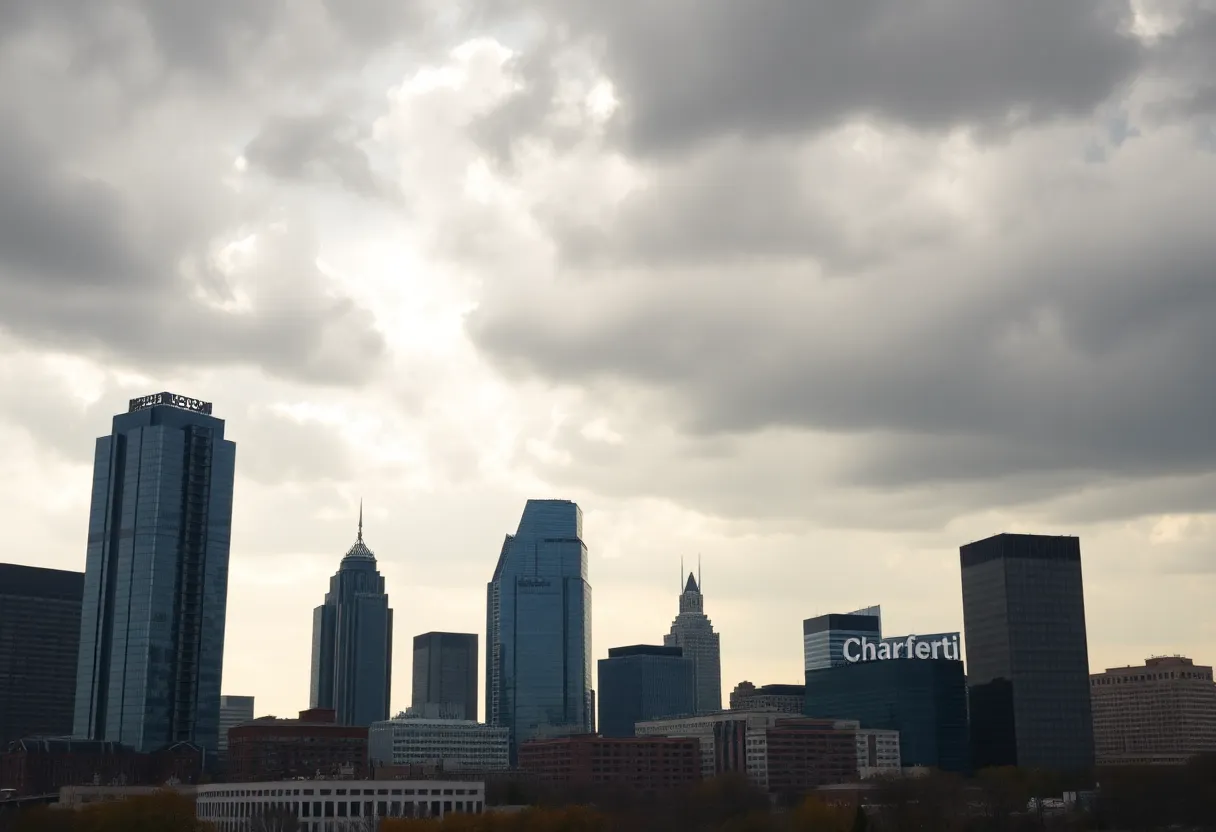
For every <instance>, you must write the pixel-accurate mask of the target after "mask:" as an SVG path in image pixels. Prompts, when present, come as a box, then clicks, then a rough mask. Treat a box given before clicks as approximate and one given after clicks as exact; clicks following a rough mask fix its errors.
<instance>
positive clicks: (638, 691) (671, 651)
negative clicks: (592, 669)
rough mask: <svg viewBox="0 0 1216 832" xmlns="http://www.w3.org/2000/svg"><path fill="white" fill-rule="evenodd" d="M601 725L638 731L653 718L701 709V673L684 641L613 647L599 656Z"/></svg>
mask: <svg viewBox="0 0 1216 832" xmlns="http://www.w3.org/2000/svg"><path fill="white" fill-rule="evenodd" d="M598 694H599V696H598V698H599V707H600V714H599V729H600V734H602V735H603V736H605V737H632V736H633V735H634V731H633V728H634V726H635V725H636V724H637V723H639V722H642V721H645V720H649V719H660V718H662V717H668V716H684V715H687V714H693V713H696V673H695V668H694V665H693V661H692V659H690V658H688V657H686V656H685V655H684V651H683V649H682V648H680V647H656V646H652V645H646V644H639V645H635V646H632V647H611V648H609V650H608V658H606V659H600V661H599V688H598Z"/></svg>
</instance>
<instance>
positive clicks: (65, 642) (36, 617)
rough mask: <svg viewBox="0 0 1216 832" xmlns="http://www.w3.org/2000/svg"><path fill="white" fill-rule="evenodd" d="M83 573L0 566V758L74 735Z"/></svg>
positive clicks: (7, 564)
mask: <svg viewBox="0 0 1216 832" xmlns="http://www.w3.org/2000/svg"><path fill="white" fill-rule="evenodd" d="M83 595H84V573H83V572H65V571H62V570H59V569H41V568H38V567H35V566H20V565H17V564H11V563H0V752H2V751H4V749H5V748H7V747H8V744H9V743H10V742H12V741H13V740H19V739H25V738H27V737H67V736H70V735H71V733H72V713H73V707H74V703H75V697H76V657H77V653H78V651H79V647H80V602H81V598H82V596H83Z"/></svg>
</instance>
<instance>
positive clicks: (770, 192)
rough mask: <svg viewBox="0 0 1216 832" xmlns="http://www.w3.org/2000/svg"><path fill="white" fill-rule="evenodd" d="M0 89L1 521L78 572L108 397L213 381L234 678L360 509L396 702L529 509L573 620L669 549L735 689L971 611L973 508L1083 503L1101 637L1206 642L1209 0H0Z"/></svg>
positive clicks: (633, 637)
mask: <svg viewBox="0 0 1216 832" xmlns="http://www.w3.org/2000/svg"><path fill="white" fill-rule="evenodd" d="M0 125H2V129H0V448H2V449H3V450H2V451H0V525H2V526H3V528H5V529H6V531H7V534H6V535H5V547H4V548H5V551H4V553H3V555H2V557H3V559H5V560H9V561H15V562H18V563H29V564H35V565H42V566H51V567H57V568H64V569H83V568H84V553H85V538H86V524H87V515H88V497H89V485H90V469H91V462H92V454H93V443H94V440H95V438H96V437H97V436H99V435H102V434H105V433H108V432H109V428H110V418H111V416H112V415H113V414H115V413H118V412H121V411H123V410H125V408H126V403H127V400H128V399H129V398H131V397H133V396H138V395H142V394H146V393H153V392H157V391H161V390H170V391H173V392H180V393H182V394H185V395H189V396H195V397H199V398H202V399H206V400H208V401H211V402H214V405H215V414H216V415H217V416H219V417H221V418H223V419H225V420H227V426H228V427H227V430H228V436H229V438H231V439H233V440H235V441H236V443H237V482H236V509H235V516H234V520H233V522H234V529H233V541H232V561H231V564H232V565H231V578H230V584H229V595H228V599H229V600H228V629H227V644H226V660H225V668H224V690H225V692H227V693H232V694H247V695H255V696H256V697H257V698H258V705H257V710H258V712H259V713H260V714H269V713H275V714H279V715H284V714H291V713H294V712H295V711H296V710H298V709H300V708H304V707H307V705H308V701H307V697H308V676H309V638H310V628H311V610H312V608H313V607H314V606H316V605H317V604H319V603H320V602H321V599H322V595H323V594H324V592H325V590H326V587H327V581H328V578H329V575H330V574H331V573H332V572H333V571H334V570H335V569H336V567H337V565H338V561H339V559H340V558H341V556H342V554H343V553H344V552H345V551H346V549H347V548H348V547H349V546H350V544H351V543H352V542H353V540H354V536H355V524H356V517H357V513H358V504H359V500H360V498H363V499H364V500H365V503H366V514H367V516H366V525H365V531H366V539H367V542H368V544H369V545H370V547H371V548H372V549H373V550H374V551H375V553H376V554H377V556H378V557H379V561H380V567H381V569H382V571H383V573H384V575H385V577H386V579H387V582H388V586H389V592H390V597H391V601H392V604H393V606H394V608H395V610H396V631H395V644H396V656H395V668H396V673H395V679H394V685H393V697H392V700H393V709H394V710H397V709H399V708H404V707H405V706H406V705H408V704H409V696H410V673H409V668H410V653H411V641H412V637H413V636H414V635H416V634H418V633H422V632H426V631H428V630H452V631H461V632H477V633H481V634H482V635H483V637H484V628H485V584H486V581H487V580H489V578H490V576H491V573H492V570H493V567H494V563H495V559H496V557H497V554H498V550H499V547H500V545H501V542H502V536H503V535H504V534H505V533H507V532H510V531H513V530H514V528H515V525H516V524H517V522H518V519H519V514H520V511H521V510H522V508H523V503H524V500H525V499H527V498H528V497H565V498H570V499H574V500H577V501H578V502H579V503H580V504H581V505H582V507H583V510H584V512H585V529H584V531H585V538H586V543H587V546H588V548H589V550H590V558H591V583H592V586H593V594H594V647H595V657H596V658H599V657H602V656H603V655H605V654H606V652H607V649H608V648H609V647H611V646H615V645H621V644H633V643H638V642H643V643H645V642H650V643H655V642H659V640H660V638H661V636H662V634H663V633H664V632H666V631H667V629H668V627H669V626H670V624H671V619H672V618H673V617H674V615H675V614H676V612H677V595H678V592H679V589H680V581H679V577H680V576H679V574H678V573H679V568H680V558H681V557H683V558H684V559H685V562H686V563H687V564H689V565H691V564H693V563H695V561H696V559H697V556H698V553H699V554H700V555H701V556H702V557H703V562H704V583H705V593H706V603H705V608H706V611H707V612H708V613H709V615H710V616H711V618H712V619H713V622H714V625H715V627H716V628H717V629H718V630H719V632H721V633H722V649H723V661H722V667H723V679H722V682H723V692H724V694H725V693H728V692H729V691H730V689H731V688H732V687H734V685H735V684H737V683H738V682H739V681H741V680H743V679H748V680H750V681H752V682H754V683H756V684H765V683H776V682H783V683H797V682H798V681H799V680H800V678H801V674H802V647H801V625H800V622H801V620H802V619H803V618H806V617H809V616H811V615H815V614H820V613H826V612H831V611H846V610H850V609H855V608H857V607H860V606H863V605H867V604H875V603H881V604H882V606H883V612H884V618H885V622H884V623H885V628H886V629H887V630H888V631H889V632H890V633H891V634H897V633H905V632H925V633H934V632H941V631H952V630H961V629H962V612H961V601H960V579H959V567H958V547H959V545H960V544H962V543H966V542H968V541H971V540H975V539H978V538H982V537H986V536H988V535H989V534H993V533H996V532H1000V531H1024V532H1042V533H1049V534H1076V535H1079V536H1080V537H1081V547H1082V557H1083V564H1084V572H1085V589H1086V604H1087V616H1088V624H1089V645H1090V659H1091V664H1092V666H1093V668H1095V669H1101V668H1103V667H1107V666H1113V665H1121V664H1128V663H1134V662H1139V661H1142V660H1143V659H1144V658H1145V657H1146V656H1148V655H1151V654H1160V653H1183V654H1186V655H1190V656H1193V657H1194V658H1196V659H1197V660H1202V661H1204V662H1207V663H1211V662H1213V661H1216V616H1214V615H1213V614H1212V606H1211V605H1212V595H1213V590H1214V589H1216V556H1214V555H1216V551H1214V544H1216V515H1214V514H1213V511H1214V506H1216V384H1214V383H1213V382H1214V379H1216V373H1214V372H1213V370H1212V361H1213V357H1214V356H1216V233H1214V229H1216V2H1214V0H1142V2H1131V0H1068V2H1060V0H1026V2H1017V3H1014V2H1009V0H850V2H829V0H750V2H746V3H744V2H738V1H737V0H665V1H664V2H662V3H654V2H649V1H644V0H616V1H615V2H610V3H609V2H603V0H463V2H447V0H292V2H288V3H282V2H272V0H211V2H207V3H200V2H197V0H90V2H88V3H80V2H78V0H28V2H27V1H25V0H12V2H3V3H0ZM482 646H483V650H484V642H483V645H482Z"/></svg>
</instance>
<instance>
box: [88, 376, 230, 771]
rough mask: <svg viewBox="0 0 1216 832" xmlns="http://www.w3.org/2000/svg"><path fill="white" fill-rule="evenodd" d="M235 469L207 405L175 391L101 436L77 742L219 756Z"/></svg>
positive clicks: (138, 405)
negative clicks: (182, 747)
mask: <svg viewBox="0 0 1216 832" xmlns="http://www.w3.org/2000/svg"><path fill="white" fill-rule="evenodd" d="M235 466H236V445H235V443H233V442H231V441H230V440H228V439H225V438H224V421H223V420H222V419H217V418H216V417H214V416H212V415H211V404H210V403H208V402H204V401H199V400H198V399H190V398H186V397H184V396H178V395H175V394H173V393H156V394H153V395H151V396H143V397H141V398H138V399H132V400H131V402H130V406H129V408H128V412H126V413H122V414H119V415H117V416H115V417H114V421H113V425H112V429H111V432H110V434H109V435H108V436H103V437H101V438H99V439H98V440H97V445H96V450H95V453H94V457H93V495H92V503H91V506H90V509H89V537H88V547H87V554H86V559H85V577H84V601H83V605H82V611H81V618H80V657H79V661H78V663H77V672H76V705H75V718H74V720H73V734H74V736H75V737H76V738H78V739H90V740H100V741H108V742H117V743H121V744H123V745H127V746H130V747H132V748H134V749H135V750H136V751H139V752H151V751H157V750H159V749H161V748H164V747H166V746H169V745H174V744H176V743H179V742H188V743H193V744H195V745H197V746H199V747H201V748H204V749H206V750H207V751H208V752H210V753H211V754H214V753H216V751H217V750H218V746H219V719H220V680H221V676H222V673H223V665H224V627H225V616H226V614H227V605H228V554H229V544H230V539H231V533H232V488H233V480H234V476H235Z"/></svg>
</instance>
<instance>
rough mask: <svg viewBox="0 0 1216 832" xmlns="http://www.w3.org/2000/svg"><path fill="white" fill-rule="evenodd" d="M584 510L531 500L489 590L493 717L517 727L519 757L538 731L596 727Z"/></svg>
mask: <svg viewBox="0 0 1216 832" xmlns="http://www.w3.org/2000/svg"><path fill="white" fill-rule="evenodd" d="M582 535H583V512H582V510H581V509H580V508H579V507H578V506H577V505H576V504H575V503H573V502H570V501H569V500H529V501H528V502H527V504H526V505H525V506H524V513H523V516H522V517H521V518H520V521H519V529H518V530H517V531H516V532H515V534H513V535H507V538H506V540H505V541H504V542H503V545H502V551H501V552H500V553H499V556H498V565H497V566H496V567H495V568H494V577H493V578H492V579H491V580H490V583H489V585H488V587H487V591H486V595H487V598H486V721H487V722H488V723H489V724H491V725H499V726H506V727H508V728H510V729H511V758H512V761H514V760H515V755H516V752H517V750H518V748H519V745H520V743H523V742H527V741H528V740H531V739H535V738H538V737H551V736H561V735H569V734H580V733H590V732H592V731H593V730H594V723H595V718H594V715H595V693H594V691H593V690H592V687H591V584H589V583H588V582H587V547H586V545H584V544H583V540H582Z"/></svg>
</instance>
